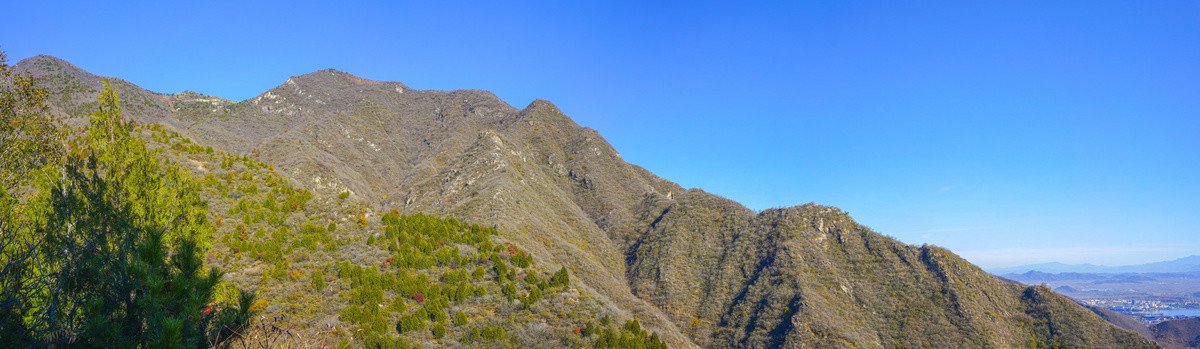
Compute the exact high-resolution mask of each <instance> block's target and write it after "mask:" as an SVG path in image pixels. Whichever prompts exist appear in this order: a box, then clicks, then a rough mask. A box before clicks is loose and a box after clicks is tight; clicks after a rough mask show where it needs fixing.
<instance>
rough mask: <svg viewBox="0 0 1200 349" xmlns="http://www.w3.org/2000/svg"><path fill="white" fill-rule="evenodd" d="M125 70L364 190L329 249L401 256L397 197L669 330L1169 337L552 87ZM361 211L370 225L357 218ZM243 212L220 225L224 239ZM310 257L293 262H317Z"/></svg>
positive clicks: (678, 339)
mask: <svg viewBox="0 0 1200 349" xmlns="http://www.w3.org/2000/svg"><path fill="white" fill-rule="evenodd" d="M16 67H17V68H18V69H20V70H23V71H26V72H28V73H30V74H32V75H34V76H36V77H38V79H39V81H40V82H41V83H42V84H43V85H44V86H46V88H48V89H49V90H50V91H51V97H50V98H49V101H50V102H51V104H52V105H53V110H54V111H53V112H55V113H58V114H60V115H63V116H78V115H86V114H87V112H88V111H89V110H91V109H92V108H94V107H95V105H96V104H95V103H96V92H97V91H98V90H99V89H100V83H101V81H102V80H104V79H105V78H104V77H100V76H96V75H94V74H91V73H88V72H86V71H84V70H82V69H80V68H78V67H76V66H74V65H72V64H70V63H67V62H66V61H63V60H61V59H58V58H54V57H49V56H37V57H32V58H28V59H25V60H23V61H21V62H20V63H18V64H17V65H16ZM111 80H112V81H113V86H114V87H115V88H116V89H117V90H118V92H119V94H120V96H121V105H122V107H123V109H124V110H125V115H126V116H127V117H129V118H132V119H134V120H137V121H138V122H141V123H144V124H156V125H161V127H162V128H164V129H166V130H168V131H170V132H173V133H174V134H177V135H179V136H180V137H183V138H186V139H187V141H186V143H188V144H198V145H201V146H205V147H211V148H213V149H215V151H216V152H217V153H220V154H229V155H230V156H237V157H245V158H248V159H253V163H262V164H265V166H266V167H269V169H262V168H258V167H257V166H255V165H251V166H249V168H250V169H253V170H256V171H260V172H256V173H260V174H261V175H263V176H268V177H269V176H273V175H274V174H278V175H280V176H282V177H284V178H286V179H287V181H289V182H290V183H291V184H292V185H295V186H298V187H302V188H305V189H307V190H309V191H311V192H312V193H313V194H314V195H316V196H317V197H319V198H325V199H327V201H325V202H332V203H337V202H339V201H337V200H335V199H331V198H333V197H344V198H346V199H345V200H349V201H347V202H352V203H353V204H354V205H360V206H359V207H361V208H362V209H361V210H360V209H355V208H352V207H351V206H350V205H343V206H339V207H350V208H344V209H343V210H344V211H345V212H343V211H332V210H331V211H328V212H317V213H314V216H313V217H305V218H303V219H307V220H313V219H317V218H328V219H331V220H333V222H342V223H341V224H339V226H342V227H347V228H342V229H338V232H339V234H358V236H357V237H355V236H347V237H346V238H347V239H348V240H346V241H347V242H346V245H345V246H343V247H340V249H339V248H336V245H335V248H332V249H330V251H332V252H329V253H327V254H323V255H322V256H325V257H322V258H326V257H327V258H332V259H334V260H336V262H337V263H354V264H356V265H360V266H365V267H369V266H373V265H386V263H385V262H384V258H388V259H387V262H391V261H392V260H391V259H390V257H387V255H386V251H385V250H379V249H377V248H376V247H375V246H374V245H372V242H373V241H375V238H376V236H382V235H380V234H379V233H378V231H375V232H372V231H371V230H370V229H369V227H372V226H373V225H372V224H374V226H378V225H380V224H382V223H380V218H379V217H380V216H381V215H382V214H383V213H384V212H397V213H399V214H404V215H412V214H417V213H420V214H424V215H433V216H438V217H450V218H454V219H456V220H461V221H466V222H473V223H478V224H481V225H484V226H489V227H494V228H495V229H496V230H497V231H499V232H500V233H499V236H498V237H497V239H502V240H497V241H503V242H504V243H509V244H512V246H513V248H514V250H515V249H516V248H519V249H521V250H522V251H528V252H529V253H530V254H531V255H532V256H533V258H534V261H535V263H534V264H535V265H549V266H554V267H557V266H563V267H564V268H567V269H569V270H570V271H571V286H572V288H573V291H572V292H577V293H570V294H572V295H577V296H571V297H566V296H563V297H559V298H554V299H553V301H554V302H564V304H565V303H570V302H576V301H578V302H576V303H578V304H580V305H578V306H579V307H584V308H586V309H588V310H587V311H591V312H595V313H597V314H605V315H604V316H605V317H604V319H608V318H609V317H610V316H611V317H615V318H620V319H630V320H637V321H638V322H640V324H641V325H640V326H641V327H644V328H645V329H648V330H652V331H654V332H655V333H656V334H657V336H661V338H662V340H663V341H665V342H666V343H667V344H668V345H670V346H674V347H712V348H724V347H738V348H761V347H770V348H780V347H788V348H792V347H840V348H852V347H854V348H860V347H867V348H883V347H998V348H1011V347H1025V346H1033V347H1039V346H1064V347H1127V348H1134V347H1155V346H1156V345H1155V344H1154V343H1153V342H1152V341H1150V340H1148V339H1146V338H1144V337H1142V336H1140V335H1138V334H1137V333H1134V332H1131V331H1127V330H1124V329H1121V328H1118V327H1116V326H1113V325H1112V324H1110V323H1108V322H1106V321H1105V320H1104V319H1102V318H1100V317H1099V316H1097V315H1096V314H1094V313H1093V312H1091V311H1089V310H1088V309H1086V308H1084V307H1082V306H1080V305H1079V304H1077V303H1075V302H1074V301H1072V300H1070V299H1068V298H1066V297H1064V296H1061V295H1059V294H1057V293H1054V292H1053V291H1051V290H1050V289H1048V288H1046V287H1043V286H1027V285H1022V284H1019V283H1016V282H1012V281H1009V280H1006V279H1001V278H998V277H996V276H993V275H991V274H988V273H987V272H985V271H984V270H982V269H980V268H979V267H976V266H974V265H972V264H970V263H968V262H967V261H965V260H963V259H962V258H960V257H958V256H957V255H955V254H954V253H952V252H951V251H948V250H946V249H943V248H939V247H936V246H929V245H922V246H912V245H908V244H904V243H901V242H899V241H896V240H894V239H892V238H889V237H886V236H884V235H882V234H879V233H877V232H874V231H872V230H870V229H868V228H866V227H864V226H862V225H860V224H858V223H856V222H855V221H854V220H853V219H852V218H851V217H850V216H849V215H847V214H846V213H845V212H843V211H841V210H839V209H837V208H836V207H830V206H821V205H816V204H806V205H801V206H795V207H788V208H778V209H769V210H765V211H762V212H755V211H753V210H750V209H748V208H746V207H744V206H742V205H740V204H738V203H736V202H733V201H731V200H728V199H725V198H722V197H719V196H717V195H713V194H710V193H707V192H704V191H703V190H699V189H689V188H683V187H681V186H679V185H678V184H675V183H672V182H670V181H668V180H666V179H662V178H659V177H658V176H656V175H654V174H653V173H650V172H649V171H647V170H645V169H643V168H641V167H638V166H636V165H633V164H629V163H627V162H625V161H623V160H622V159H621V157H620V155H619V154H618V153H617V151H616V150H615V149H613V147H612V146H610V145H609V144H608V143H607V142H606V141H605V140H604V138H603V137H602V136H601V135H600V134H598V133H597V132H596V131H594V130H592V129H589V128H586V127H581V126H580V125H577V124H576V123H575V122H574V121H572V120H571V119H570V118H569V117H568V116H567V115H566V114H565V113H564V111H562V110H560V109H559V108H558V107H557V106H555V105H554V104H552V103H550V102H548V101H544V100H536V101H534V102H532V103H530V104H529V105H527V106H525V107H523V108H515V107H512V106H510V105H508V104H507V103H505V102H504V101H502V100H500V99H499V98H497V97H496V96H495V95H494V94H492V93H490V92H487V91H480V90H454V91H432V90H417V89H412V88H410V87H408V86H406V85H404V84H402V83H399V82H383V81H372V80H367V79H362V78H359V77H356V76H354V75H351V74H348V73H345V72H341V71H336V70H322V71H317V72H313V73H309V74H304V75H299V76H293V77H291V78H288V79H286V81H285V82H284V83H282V84H281V85H279V86H278V87H275V88H273V89H271V90H268V91H266V92H264V93H262V94H260V95H258V96H257V97H254V98H251V99H249V100H245V101H229V100H225V99H221V98H218V97H214V96H207V95H203V94H200V93H195V92H184V93H178V94H161V93H155V92H151V91H147V90H145V89H142V88H140V87H138V86H136V85H134V84H132V83H129V82H127V81H123V80H120V79H111ZM76 122H77V121H76ZM168 138H169V137H168ZM169 158H170V160H171V161H175V162H177V163H179V164H180V165H181V166H183V167H186V168H188V169H189V170H190V171H192V172H193V173H194V174H195V175H196V176H197V177H201V176H205V175H209V174H213V173H219V174H221V176H223V177H222V178H225V177H229V178H233V177H234V176H233V174H232V173H226V172H219V171H221V170H218V168H220V167H225V166H224V165H225V162H222V160H220V158H216V157H212V156H209V157H205V158H192V157H188V156H187V154H183V153H179V154H177V155H172V156H169ZM218 163H219V164H218ZM264 171H265V172H264ZM256 176H258V175H254V176H250V178H256ZM212 177H217V176H212ZM256 191H257V189H255V190H247V191H246V192H249V193H253V192H256ZM213 200H222V199H221V196H220V195H216V196H213ZM225 200H232V199H225ZM323 200H324V199H323ZM212 205H213V206H214V207H217V208H226V206H223V205H233V201H228V202H227V203H213V204H212ZM339 205H342V204H339ZM213 211H214V212H223V211H222V210H219V209H216V210H213ZM235 211H237V210H235V209H232V208H230V209H229V210H228V212H235ZM314 217H317V218H314ZM356 218H357V220H359V221H360V222H362V223H360V227H362V228H357V227H352V226H353V225H352V224H346V222H353V221H354V220H355V219H356ZM226 219H229V220H230V221H232V220H233V219H232V216H231V217H228V218H226ZM303 219H299V218H297V219H295V220H296V223H295V225H297V226H299V225H300V223H299V222H301V221H303ZM243 220H244V221H245V222H248V224H250V223H249V222H252V221H253V220H252V219H250V218H245V216H243ZM291 220H293V219H292V218H289V220H288V221H287V222H285V223H284V224H293V222H292V221H291ZM368 222H369V223H368ZM245 228H246V227H244V226H243V227H234V226H233V224H232V223H230V224H227V225H224V226H222V228H221V229H220V230H218V232H217V235H218V240H219V241H230V240H231V239H229V238H224V239H223V240H222V237H228V236H233V235H234V234H239V229H245ZM252 228H253V226H251V227H250V229H247V230H251V231H252ZM331 228H332V226H331ZM329 230H330V231H333V230H334V229H329ZM240 233H241V234H243V235H245V234H246V233H245V232H240ZM364 240H365V241H370V242H367V243H363V242H362V241H364ZM232 244H233V243H232V242H224V243H218V244H217V245H216V246H215V247H214V251H215V252H214V253H215V254H214V256H212V260H214V261H222V260H243V261H244V260H248V259H244V257H237V258H243V259H237V258H235V257H236V256H237V253H238V249H236V248H233V247H231V246H232ZM289 251H290V249H289ZM379 251H383V252H379ZM322 253H324V252H322ZM231 256H234V257H231ZM259 257H260V258H261V255H260V256H259ZM307 258H309V257H307V256H306V257H305V258H296V259H293V260H291V261H292V262H291V263H292V265H293V266H297V265H301V266H302V265H309V264H305V263H309V262H306V260H307ZM310 264H311V263H310ZM276 265H277V266H278V265H279V264H276ZM225 267H226V268H230V269H232V270H230V272H231V273H230V276H228V278H229V279H230V280H231V282H235V283H237V284H238V285H240V286H244V287H257V288H259V290H260V292H267V291H269V290H274V291H272V292H275V294H278V295H279V296H277V297H276V298H272V299H275V300H276V302H278V303H283V304H281V305H278V306H274V307H268V308H267V311H268V313H270V312H272V311H275V312H276V313H272V314H285V313H284V312H283V311H282V310H278V309H286V308H287V305H288V304H287V303H288V302H293V303H295V302H297V301H295V300H296V299H309V298H321V297H311V295H305V294H304V292H300V291H296V289H297V288H295V287H294V286H291V284H287V283H268V282H265V281H261V282H260V281H251V280H258V279H251V278H248V277H246V276H248V275H259V274H262V273H264V270H266V269H268V268H269V267H271V266H270V265H267V264H264V263H262V262H255V261H252V260H251V261H250V262H247V263H245V264H239V263H233V262H230V263H229V264H227V265H226V266H225ZM285 267H286V265H285ZM293 268H294V267H293ZM285 269H286V268H285ZM281 279H282V280H286V279H287V278H286V277H284V278H281ZM263 280H266V278H265V277H264V278H263ZM340 287H345V288H343V291H344V292H350V291H352V290H350V289H349V287H350V286H346V285H343V286H340ZM281 290H288V291H286V292H284V291H281ZM332 295H334V296H336V295H337V293H333V294H332ZM306 297H308V298H306ZM585 298H586V299H587V300H588V301H587V302H582V301H581V300H583V299H585ZM333 299H338V298H336V297H333ZM480 299H483V300H484V301H488V300H493V299H496V302H499V300H498V299H497V298H494V297H491V296H490V295H489V296H485V297H483V298H480ZM484 301H481V302H484ZM576 303H571V304H576ZM497 304H499V303H497ZM292 305H295V304H292ZM380 306H381V307H382V306H383V304H380ZM504 306H506V307H507V305H504ZM347 307H348V306H347V305H345V304H340V303H338V304H333V305H330V306H326V307H315V308H312V309H316V310H312V311H307V312H293V313H292V314H302V315H303V316H311V319H314V320H312V321H311V322H309V323H306V324H301V325H307V326H314V327H315V326H326V325H329V326H332V325H333V324H337V323H338V321H341V320H338V316H337V315H336V314H338V312H339V311H343V310H344V309H345V308H347ZM488 307H492V306H491V305H488ZM510 308H511V307H510ZM481 309H482V308H481ZM487 309H492V308H487ZM513 309H515V308H513ZM489 311H490V310H489ZM343 314H345V312H343ZM489 314H490V313H489ZM505 314H517V313H515V312H514V313H505ZM540 314H543V315H538V316H542V317H541V318H538V319H542V320H537V319H528V318H525V317H521V316H526V315H519V314H518V315H507V316H508V318H506V320H504V321H497V322H495V323H496V324H497V326H500V325H503V326H508V327H507V328H513V329H522V331H534V330H537V329H538V328H543V329H544V328H545V327H546V326H545V324H546V323H552V324H553V323H555V322H554V321H550V320H546V319H552V318H554V316H558V317H559V318H563V317H567V316H568V315H567V314H566V313H562V314H559V315H545V314H550V312H543V313H540ZM295 316H301V315H295ZM305 319H308V317H306V318H305ZM305 321H308V320H305ZM538 321H542V322H540V323H541V324H542V325H538V324H535V322H538ZM539 326H541V327H539ZM566 326H568V327H567V328H569V325H566ZM551 327H553V326H551ZM636 327H637V326H635V328H636ZM575 330H576V331H578V330H579V327H576V328H575ZM543 332H544V333H547V334H546V335H545V336H547V337H549V336H553V335H552V334H553V333H570V331H569V330H567V331H566V332H554V331H553V328H550V329H545V331H543ZM635 332H636V331H635ZM447 338H450V337H447ZM529 338H534V339H529ZM538 338H540V337H538ZM421 340H424V341H428V342H429V343H432V344H431V345H434V346H457V345H466V344H465V343H467V342H458V341H448V340H445V339H442V338H441V337H440V336H439V337H436V339H434V338H430V337H422V338H421ZM546 343H550V342H546V341H544V339H536V338H535V337H528V338H527V337H519V338H517V337H514V338H513V339H512V342H509V345H512V346H518V345H520V346H536V347H544V346H554V345H550V344H546ZM553 343H571V342H553ZM558 345H562V344H558ZM580 345H584V344H580Z"/></svg>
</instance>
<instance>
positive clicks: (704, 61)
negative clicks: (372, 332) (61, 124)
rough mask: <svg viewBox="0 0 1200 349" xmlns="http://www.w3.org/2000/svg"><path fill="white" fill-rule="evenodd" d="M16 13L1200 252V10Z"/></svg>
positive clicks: (974, 233) (133, 61) (874, 211)
mask: <svg viewBox="0 0 1200 349" xmlns="http://www.w3.org/2000/svg"><path fill="white" fill-rule="evenodd" d="M327 3H328V2H303V1H289V2H283V3H274V4H244V3H242V2H225V1H211V2H188V3H182V2H173V1H160V2H147V3H125V2H119V1H118V2H78V3H76V2H64V1H22V2H14V3H10V4H6V5H5V6H4V8H5V11H4V12H3V13H2V14H0V49H3V50H5V51H7V52H8V54H9V56H10V59H11V60H13V61H16V60H19V59H22V58H26V57H29V56H32V55H36V54H49V55H54V56H57V57H60V58H63V59H66V60H68V61H70V62H72V63H74V64H76V65H78V66H80V67H81V68H83V69H86V70H88V71H91V72H93V73H97V74H101V75H107V76H116V77H120V78H123V79H126V80H129V81H131V82H133V83H136V84H138V85H141V86H142V87H145V88H148V89H150V90H153V91H158V92H165V93H174V92H180V91H183V90H195V91H198V92H202V93H207V94H213V95H217V96H220V97H224V98H229V99H235V100H242V99H247V98H251V97H254V96H255V95H257V94H258V93H260V92H263V91H266V90H267V89H270V88H272V87H274V86H277V85H279V84H281V83H282V82H283V81H285V80H286V79H287V78H288V77H289V76H292V75H300V74H304V73H308V72H311V71H315V70H319V69H324V68H335V69H339V70H343V71H346V72H350V73H353V74H356V75H359V76H362V77H364V78H369V79H375V80H394V81H401V82H404V83H405V84H407V85H409V86H410V87H412V88H417V89H457V88H470V89H485V90H490V91H492V92H494V93H496V94H497V95H498V96H500V97H501V98H503V99H504V100H505V101H507V102H508V103H509V104H512V105H513V106H515V107H518V108H520V107H524V106H525V105H526V104H528V103H529V102H530V101H532V100H533V99H535V98H542V99H547V100H550V101H552V102H554V103H555V104H557V105H558V106H559V107H560V108H561V109H562V110H564V111H565V112H566V113H567V114H568V115H570V116H571V117H572V118H574V119H575V121H576V122H578V123H579V124H581V125H583V126H588V127H592V128H595V129H597V130H598V131H599V132H600V133H601V134H603V135H604V136H605V138H606V139H607V140H608V141H609V142H611V143H612V144H613V146H614V147H615V148H616V149H617V150H618V151H620V152H621V154H622V156H623V157H624V158H625V159H626V160H627V161H630V162H632V163H634V164H638V165H641V166H643V167H646V168H647V169H649V170H651V171H653V172H655V173H656V174H658V175H660V176H662V177H664V178H667V179H670V180H672V181H676V182H678V183H680V184H682V185H684V186H687V187H698V188H702V189H704V190H707V191H709V192H712V193H716V194H719V195H722V196H725V197H728V198H731V199H734V200H737V201H739V202H742V203H744V204H746V205H747V206H749V207H751V208H754V209H760V210H761V209H766V208H771V207H780V206H791V205H798V204H804V203H808V202H816V203H819V204H825V205H833V206H838V207H840V208H842V209H843V210H846V211H848V212H850V213H851V215H852V216H853V217H855V219H856V220H857V221H858V222H860V223H862V224H865V225H867V226H869V227H871V228H873V229H875V230H876V231H879V232H881V233H883V234H887V235H890V236H893V237H896V238H898V239H900V240H901V241H904V242H907V243H913V244H921V243H931V244H936V245H940V246H944V247H947V248H950V249H951V250H953V251H955V252H956V253H958V254H960V255H962V256H964V257H966V258H968V259H969V260H971V261H973V262H975V263H977V264H979V265H981V266H983V267H1002V266H1011V265H1018V264H1027V263H1038V262H1047V261H1059V262H1065V263H1095V264H1109V265H1119V264H1131V263H1141V262H1149V261H1157V260H1165V259H1172V258H1178V257H1183V256H1186V255H1190V254H1200V243H1198V242H1197V241H1198V240H1200V239H1197V237H1200V98H1198V97H1200V3H1197V2H1194V1H1178V2H1170V1H1153V2H1150V1H1145V2H1108V1H1078V2H1067V1H1063V2H1044V1H994V2H993V1H952V2H933V1H929V2H919V4H908V3H903V2H895V1H878V2H811V3H809V2H787V3H784V2H750V3H736V4H732V3H725V2H657V3H648V2H616V1H606V2H602V3H600V4H579V3H574V2H566V3H563V2H507V1H506V2H458V1H424V2H419V3H408V2H392V1H387V2H377V3H360V2H353V1H343V2H336V3H335V4H336V6H330V5H328V4H327Z"/></svg>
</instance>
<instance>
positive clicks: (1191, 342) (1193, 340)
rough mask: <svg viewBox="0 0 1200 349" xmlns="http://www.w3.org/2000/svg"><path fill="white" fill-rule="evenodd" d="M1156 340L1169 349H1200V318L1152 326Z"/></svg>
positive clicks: (1170, 321)
mask: <svg viewBox="0 0 1200 349" xmlns="http://www.w3.org/2000/svg"><path fill="white" fill-rule="evenodd" d="M1150 331H1151V332H1154V336H1155V339H1156V340H1158V342H1159V343H1162V344H1163V345H1165V346H1168V347H1185V348H1197V347H1200V318H1188V319H1177V320H1167V321H1163V322H1160V323H1157V324H1154V325H1151V326H1150Z"/></svg>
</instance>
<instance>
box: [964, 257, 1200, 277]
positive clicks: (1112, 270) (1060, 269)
mask: <svg viewBox="0 0 1200 349" xmlns="http://www.w3.org/2000/svg"><path fill="white" fill-rule="evenodd" d="M1030 271H1037V272H1042V273H1090V274H1118V273H1187V272H1195V271H1200V256H1196V255H1192V256H1187V257H1183V258H1179V259H1174V260H1169V261H1162V262H1153V263H1145V264H1135V265H1122V266H1112V267H1110V266H1105V265H1095V264H1063V263H1058V262H1053V263H1041V264H1029V265H1021V266H1016V267H1008V268H995V269H990V270H988V272H990V273H992V274H996V275H1003V274H1022V273H1026V272H1030Z"/></svg>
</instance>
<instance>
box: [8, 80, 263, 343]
mask: <svg viewBox="0 0 1200 349" xmlns="http://www.w3.org/2000/svg"><path fill="white" fill-rule="evenodd" d="M135 131H136V130H135V125H134V123H133V122H130V121H127V120H123V119H122V118H121V111H120V109H119V98H118V97H117V94H116V92H115V91H114V90H113V88H112V87H111V85H110V84H109V83H108V82H107V81H105V86H104V91H102V92H101V93H100V110H99V111H98V112H96V113H95V114H93V116H92V118H91V124H90V126H89V127H88V128H87V136H86V137H85V138H79V139H74V140H71V143H72V147H71V149H72V151H71V152H69V154H67V156H66V157H65V161H64V162H63V165H62V166H61V167H60V168H58V171H56V172H57V173H55V175H53V176H43V177H40V178H38V179H37V180H36V182H37V185H36V187H37V188H38V189H37V191H36V193H35V194H33V196H32V197H30V198H28V199H25V203H24V204H23V205H21V207H19V208H14V207H0V208H3V209H5V210H6V211H5V212H16V211H19V213H20V214H21V215H23V216H25V217H32V219H31V220H30V221H29V222H27V224H22V225H21V226H18V227H15V232H17V233H18V234H22V235H25V236H32V237H35V238H34V239H33V240H36V241H38V244H37V246H38V249H37V251H36V254H37V256H38V258H36V260H37V263H36V264H34V265H27V266H26V268H25V270H24V271H22V272H20V273H11V274H10V275H7V277H9V278H11V279H13V280H17V281H18V283H21V282H24V281H25V279H29V278H34V277H37V279H36V281H35V282H33V283H34V284H36V285H39V286H41V287H38V288H36V290H37V292H34V293H33V294H30V295H28V296H27V297H25V298H22V299H17V300H16V301H15V302H12V303H13V304H15V305H14V306H12V307H9V308H11V309H0V310H6V311H7V313H4V314H0V316H3V318H0V326H4V328H0V334H4V335H5V338H6V339H5V340H6V341H8V340H10V339H11V340H13V341H18V342H26V343H27V344H33V345H37V344H38V343H42V344H53V345H71V346H76V345H78V346H89V347H90V346H105V347H144V346H150V347H188V348H202V347H210V346H214V345H219V344H221V343H225V342H227V341H228V340H229V339H230V338H232V337H233V336H236V334H237V333H238V332H239V331H240V330H241V329H243V328H245V327H246V325H247V324H248V322H249V319H250V317H251V313H250V310H249V308H250V304H251V303H252V301H253V296H252V295H250V294H248V293H243V294H242V296H241V297H240V299H239V301H238V303H239V304H238V305H237V306H231V307H225V308H222V309H215V307H214V304H212V301H213V298H214V290H215V289H216V286H217V284H218V283H219V282H220V278H221V275H222V273H221V271H220V270H217V269H215V268H206V267H205V266H204V263H203V259H202V256H203V255H204V253H205V251H206V249H207V247H208V245H209V244H210V243H211V239H212V237H211V234H212V230H213V228H212V226H211V224H209V222H208V221H207V208H206V206H207V204H206V203H205V202H204V201H203V200H202V199H201V198H200V197H199V193H200V189H199V187H198V184H197V182H195V181H194V180H192V178H191V176H190V175H189V174H187V173H186V172H183V171H181V170H180V169H179V168H178V167H177V166H172V165H167V164H164V163H161V162H160V160H159V159H158V158H157V153H156V151H153V150H151V149H149V148H147V147H146V145H145V143H144V142H143V141H142V140H141V139H139V138H137V137H136V136H135V135H134V134H133V132H135ZM9 201H10V202H11V201H13V200H9ZM0 213H4V212H0ZM3 258H4V259H5V260H10V259H12V258H11V257H10V253H9V251H8V250H5V251H4V257H3ZM18 316H19V319H14V317H18ZM14 344H19V343H14Z"/></svg>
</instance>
